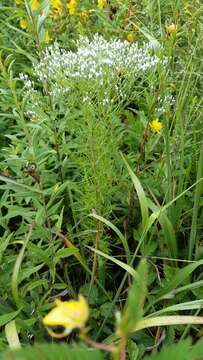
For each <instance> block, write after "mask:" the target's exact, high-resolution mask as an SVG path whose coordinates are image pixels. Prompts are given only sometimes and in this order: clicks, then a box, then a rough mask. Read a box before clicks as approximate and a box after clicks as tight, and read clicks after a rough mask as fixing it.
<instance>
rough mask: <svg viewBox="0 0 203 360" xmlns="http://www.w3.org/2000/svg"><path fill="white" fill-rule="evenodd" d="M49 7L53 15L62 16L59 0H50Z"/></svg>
mask: <svg viewBox="0 0 203 360" xmlns="http://www.w3.org/2000/svg"><path fill="white" fill-rule="evenodd" d="M51 7H52V9H53V14H54V16H62V14H63V3H62V2H61V0H51Z"/></svg>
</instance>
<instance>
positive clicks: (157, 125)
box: [149, 119, 163, 134]
mask: <svg viewBox="0 0 203 360" xmlns="http://www.w3.org/2000/svg"><path fill="white" fill-rule="evenodd" d="M149 126H150V128H151V130H152V131H153V132H156V133H159V134H160V131H161V129H162V127H163V125H162V123H161V122H160V121H159V119H155V120H152V121H151V122H150V123H149Z"/></svg>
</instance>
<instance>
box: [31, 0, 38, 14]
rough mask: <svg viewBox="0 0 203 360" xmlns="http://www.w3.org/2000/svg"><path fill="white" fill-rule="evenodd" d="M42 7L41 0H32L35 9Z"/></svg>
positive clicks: (32, 6)
mask: <svg viewBox="0 0 203 360" xmlns="http://www.w3.org/2000/svg"><path fill="white" fill-rule="evenodd" d="M39 7H40V1H39V0H32V1H31V8H32V10H33V11H35V10H37V9H38V8H39Z"/></svg>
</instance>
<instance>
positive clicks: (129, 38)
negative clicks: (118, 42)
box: [127, 33, 134, 42]
mask: <svg viewBox="0 0 203 360" xmlns="http://www.w3.org/2000/svg"><path fill="white" fill-rule="evenodd" d="M127 40H128V41H129V42H132V41H133V40H134V36H133V34H131V33H129V34H128V35H127Z"/></svg>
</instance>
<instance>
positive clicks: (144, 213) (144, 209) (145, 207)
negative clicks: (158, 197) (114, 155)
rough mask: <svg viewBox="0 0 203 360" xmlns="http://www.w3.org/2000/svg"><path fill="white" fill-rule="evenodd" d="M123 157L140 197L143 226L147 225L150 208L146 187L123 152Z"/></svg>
mask: <svg viewBox="0 0 203 360" xmlns="http://www.w3.org/2000/svg"><path fill="white" fill-rule="evenodd" d="M121 157H122V159H123V161H124V163H125V165H126V167H127V169H128V172H129V175H130V177H131V179H132V182H133V185H134V187H135V190H136V192H137V196H138V199H139V203H140V208H141V214H142V226H143V228H144V227H145V225H146V224H147V221H148V218H149V210H148V201H147V197H146V195H145V192H144V189H143V187H142V185H141V182H140V180H139V179H138V177H137V176H136V175H135V173H134V172H133V171H132V169H131V167H130V166H129V164H128V162H127V161H126V159H125V157H124V156H123V154H122V153H121Z"/></svg>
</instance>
